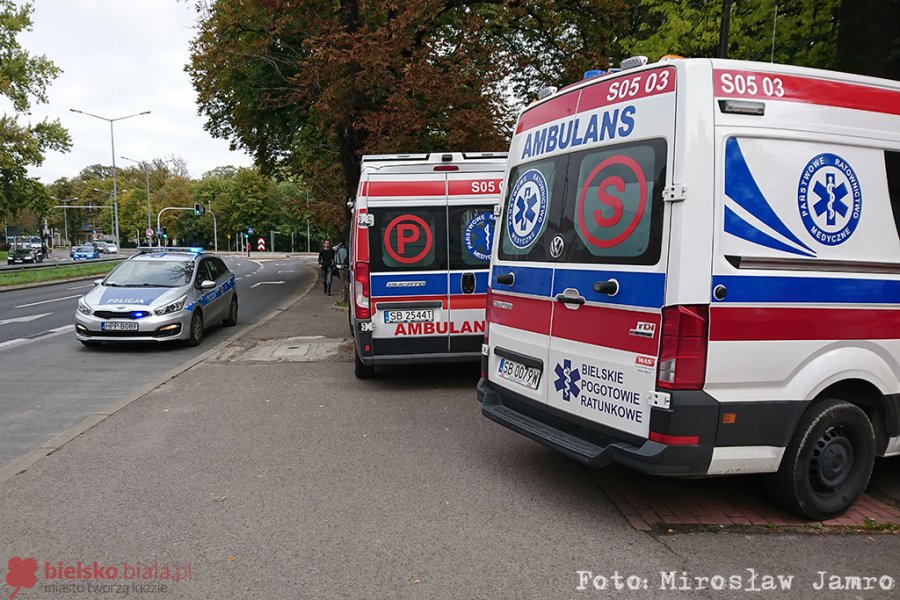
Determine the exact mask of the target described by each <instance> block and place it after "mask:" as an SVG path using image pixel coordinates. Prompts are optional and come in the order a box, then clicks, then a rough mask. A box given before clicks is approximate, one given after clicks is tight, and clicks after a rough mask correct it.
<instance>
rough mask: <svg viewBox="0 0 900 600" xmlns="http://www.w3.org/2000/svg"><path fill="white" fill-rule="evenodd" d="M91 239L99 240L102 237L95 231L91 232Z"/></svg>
mask: <svg viewBox="0 0 900 600" xmlns="http://www.w3.org/2000/svg"><path fill="white" fill-rule="evenodd" d="M91 239H92V240H94V241H97V240H99V239H100V236H99V235H97V234H96V233H93V234H91Z"/></svg>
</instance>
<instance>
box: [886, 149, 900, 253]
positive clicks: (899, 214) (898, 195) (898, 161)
mask: <svg viewBox="0 0 900 600" xmlns="http://www.w3.org/2000/svg"><path fill="white" fill-rule="evenodd" d="M884 169H885V171H887V180H888V193H889V194H890V196H891V210H892V211H893V213H894V225H895V226H896V227H897V235H898V236H900V152H894V151H891V150H885V151H884Z"/></svg>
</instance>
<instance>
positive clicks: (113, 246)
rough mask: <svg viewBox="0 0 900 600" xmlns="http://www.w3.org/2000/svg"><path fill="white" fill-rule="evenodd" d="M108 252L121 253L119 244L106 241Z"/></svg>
mask: <svg viewBox="0 0 900 600" xmlns="http://www.w3.org/2000/svg"><path fill="white" fill-rule="evenodd" d="M106 253H107V254H118V253H119V245H118V244H117V243H115V242H106Z"/></svg>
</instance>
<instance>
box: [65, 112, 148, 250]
mask: <svg viewBox="0 0 900 600" xmlns="http://www.w3.org/2000/svg"><path fill="white" fill-rule="evenodd" d="M69 110H70V111H72V112H74V113H78V114H81V115H87V116H89V117H94V118H95V119H100V120H102V121H107V122H109V141H110V145H111V146H112V169H113V214H114V217H115V230H116V232H115V236H116V245H117V246H121V245H122V244H121V242H120V240H119V194H118V191H117V189H116V138H115V135H114V134H113V123H115V122H116V121H122V120H123V119H130V118H131V117H139V116H141V115H149V114H150V111H149V110H145V111H144V112H139V113H134V114H133V115H126V116H124V117H116V118H114V119H110V118H109V117H101V116H100V115H95V114H93V113H89V112H85V111H83V110H78V109H77V108H70V109H69Z"/></svg>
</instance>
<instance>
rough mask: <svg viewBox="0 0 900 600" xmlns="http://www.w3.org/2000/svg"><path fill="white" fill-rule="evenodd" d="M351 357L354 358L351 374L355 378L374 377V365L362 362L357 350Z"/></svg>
mask: <svg viewBox="0 0 900 600" xmlns="http://www.w3.org/2000/svg"><path fill="white" fill-rule="evenodd" d="M353 357H354V358H355V359H356V360H355V361H354V364H353V374H354V375H356V378H357V379H372V378H373V377H375V367H373V366H372V365H367V364H365V363H363V361H362V360H360V358H359V352H354V353H353Z"/></svg>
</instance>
